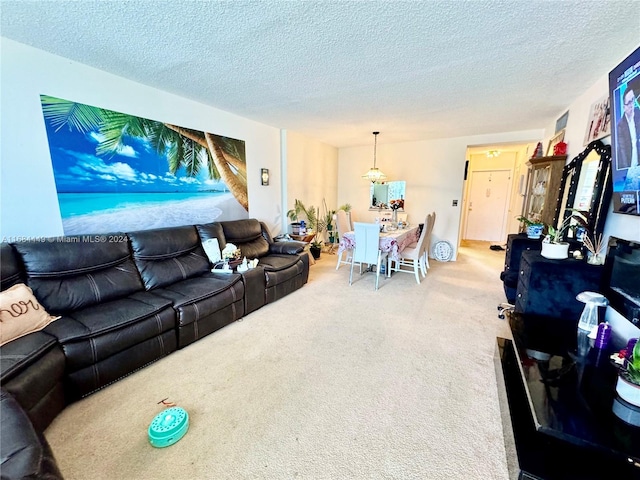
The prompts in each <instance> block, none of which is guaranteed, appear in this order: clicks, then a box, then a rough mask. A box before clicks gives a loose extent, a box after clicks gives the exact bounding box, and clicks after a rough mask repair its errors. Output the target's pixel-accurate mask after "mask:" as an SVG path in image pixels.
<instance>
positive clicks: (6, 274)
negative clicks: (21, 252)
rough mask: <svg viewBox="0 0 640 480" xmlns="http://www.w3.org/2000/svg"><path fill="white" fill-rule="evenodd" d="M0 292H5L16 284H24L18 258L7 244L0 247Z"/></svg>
mask: <svg viewBox="0 0 640 480" xmlns="http://www.w3.org/2000/svg"><path fill="white" fill-rule="evenodd" d="M0 259H1V260H2V262H0V290H6V289H7V288H9V287H12V286H14V285H15V284H17V283H25V278H24V275H23V271H22V266H21V264H20V257H19V256H18V254H17V252H16V251H15V249H14V248H13V247H12V246H11V245H10V244H8V243H3V244H1V245H0Z"/></svg>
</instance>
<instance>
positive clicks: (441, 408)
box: [46, 242, 512, 480]
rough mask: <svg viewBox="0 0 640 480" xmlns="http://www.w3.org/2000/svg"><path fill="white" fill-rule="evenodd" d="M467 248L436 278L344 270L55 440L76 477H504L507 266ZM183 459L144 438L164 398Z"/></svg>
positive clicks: (89, 412) (258, 315)
mask: <svg viewBox="0 0 640 480" xmlns="http://www.w3.org/2000/svg"><path fill="white" fill-rule="evenodd" d="M488 247H489V243H486V242H467V243H465V244H464V245H463V247H462V248H461V250H460V254H459V257H458V261H456V262H448V263H441V262H437V261H436V260H433V259H431V261H430V262H431V269H430V270H429V273H428V275H427V278H426V279H424V280H423V281H422V283H421V284H420V285H418V284H417V283H416V281H415V279H414V277H413V274H395V275H394V276H393V277H392V278H391V279H385V280H381V286H380V289H379V290H378V291H377V292H376V291H374V282H375V277H374V275H373V274H365V275H363V276H357V278H356V281H355V282H354V284H353V285H352V286H349V284H348V279H349V268H348V267H346V266H342V267H341V268H340V269H339V270H337V271H336V270H335V261H336V256H334V255H329V254H327V253H323V255H322V257H321V259H320V260H319V261H318V262H317V263H316V264H315V265H314V266H312V267H311V273H310V280H309V283H308V284H307V285H306V286H305V287H304V288H302V289H301V290H299V291H297V292H295V293H293V294H291V295H289V296H287V297H285V298H283V299H281V300H279V301H277V302H275V303H273V304H271V305H267V306H265V307H263V308H262V309H260V310H258V311H256V312H254V313H252V314H250V315H249V316H247V317H246V318H245V319H243V320H241V321H238V322H235V323H233V324H231V325H229V326H227V327H225V328H223V329H222V330H220V331H218V332H216V333H214V334H213V335H210V336H208V337H206V338H204V339H202V340H200V341H198V342H197V343H195V344H193V345H190V346H188V347H187V348H185V349H182V350H180V351H178V352H175V353H173V354H171V355H169V356H168V357H167V358H165V359H162V360H160V361H158V362H156V363H154V364H153V365H150V366H148V367H147V368H145V369H143V370H141V371H139V372H137V373H135V374H133V375H131V376H129V377H127V378H125V379H123V380H121V381H119V382H117V383H116V384H114V385H111V386H109V387H108V388H106V389H104V390H102V391H100V392H98V393H96V394H93V395H91V396H89V397H87V398H85V399H83V400H81V401H79V402H77V403H75V404H73V405H71V406H69V407H67V409H65V410H64V411H63V412H62V413H61V414H60V415H59V416H58V417H57V418H56V420H55V421H54V422H53V424H52V425H51V426H50V427H49V428H48V429H47V431H46V437H47V439H48V440H49V442H50V443H51V446H52V448H53V451H54V454H55V456H56V458H57V461H58V464H59V465H60V468H61V470H62V473H63V475H64V476H65V478H67V479H69V480H71V479H149V480H151V479H298V478H299V479H314V480H315V479H483V480H486V479H500V480H501V479H507V478H509V471H508V467H507V465H508V462H507V460H508V458H507V457H509V456H510V455H512V454H507V452H508V451H509V450H508V449H506V448H505V442H504V435H503V428H502V423H501V413H500V407H499V402H498V390H497V387H496V381H497V380H496V373H495V365H494V351H495V338H496V336H510V333H509V329H508V326H507V324H506V322H505V321H504V320H500V319H498V318H497V311H496V305H497V304H498V303H499V302H501V301H503V300H504V292H503V290H502V284H501V282H500V280H499V277H498V276H499V272H500V270H501V269H502V265H503V259H504V252H503V251H491V250H490V249H489V248H488ZM167 397H168V398H169V400H171V401H173V402H176V403H177V404H178V406H181V407H183V408H185V409H186V410H187V411H188V413H189V415H190V428H189V431H188V433H187V434H186V435H185V437H184V438H183V439H182V440H180V441H179V442H178V443H176V444H175V445H173V446H171V447H168V448H162V449H156V448H153V447H151V446H150V444H149V442H148V440H147V428H148V426H149V423H150V422H151V420H152V419H153V417H154V416H155V415H156V414H157V413H159V412H160V411H161V410H162V408H161V406H160V405H158V402H159V401H160V400H162V399H164V398H167Z"/></svg>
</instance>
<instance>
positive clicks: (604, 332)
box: [594, 322, 611, 350]
mask: <svg viewBox="0 0 640 480" xmlns="http://www.w3.org/2000/svg"><path fill="white" fill-rule="evenodd" d="M610 338H611V325H609V324H608V323H607V322H602V323H601V324H600V325H598V333H597V334H596V341H595V342H594V347H596V348H598V349H600V350H602V349H605V348H607V345H608V344H609V339H610Z"/></svg>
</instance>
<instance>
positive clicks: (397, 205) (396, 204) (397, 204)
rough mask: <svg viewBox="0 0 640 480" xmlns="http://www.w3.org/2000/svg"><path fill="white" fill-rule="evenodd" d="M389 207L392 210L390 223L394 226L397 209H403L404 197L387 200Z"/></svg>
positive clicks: (396, 223) (395, 224) (396, 220)
mask: <svg viewBox="0 0 640 480" xmlns="http://www.w3.org/2000/svg"><path fill="white" fill-rule="evenodd" d="M389 208H391V210H393V213H392V217H391V223H392V225H393V226H394V227H396V226H397V225H398V210H400V209H401V208H402V209H403V210H404V198H396V199H395V200H390V201H389Z"/></svg>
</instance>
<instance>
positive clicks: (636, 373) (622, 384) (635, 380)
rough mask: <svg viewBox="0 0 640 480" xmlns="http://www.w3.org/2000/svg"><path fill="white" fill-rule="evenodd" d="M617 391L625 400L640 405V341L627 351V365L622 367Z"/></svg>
mask: <svg viewBox="0 0 640 480" xmlns="http://www.w3.org/2000/svg"><path fill="white" fill-rule="evenodd" d="M616 392H617V393H618V395H619V396H620V398H622V399H623V400H625V401H627V402H629V403H631V404H632V405H635V406H636V407H640V341H638V342H636V344H635V346H634V347H633V351H632V352H627V359H626V362H625V365H624V366H623V367H622V368H621V369H620V372H619V375H618V383H617V384H616Z"/></svg>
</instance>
